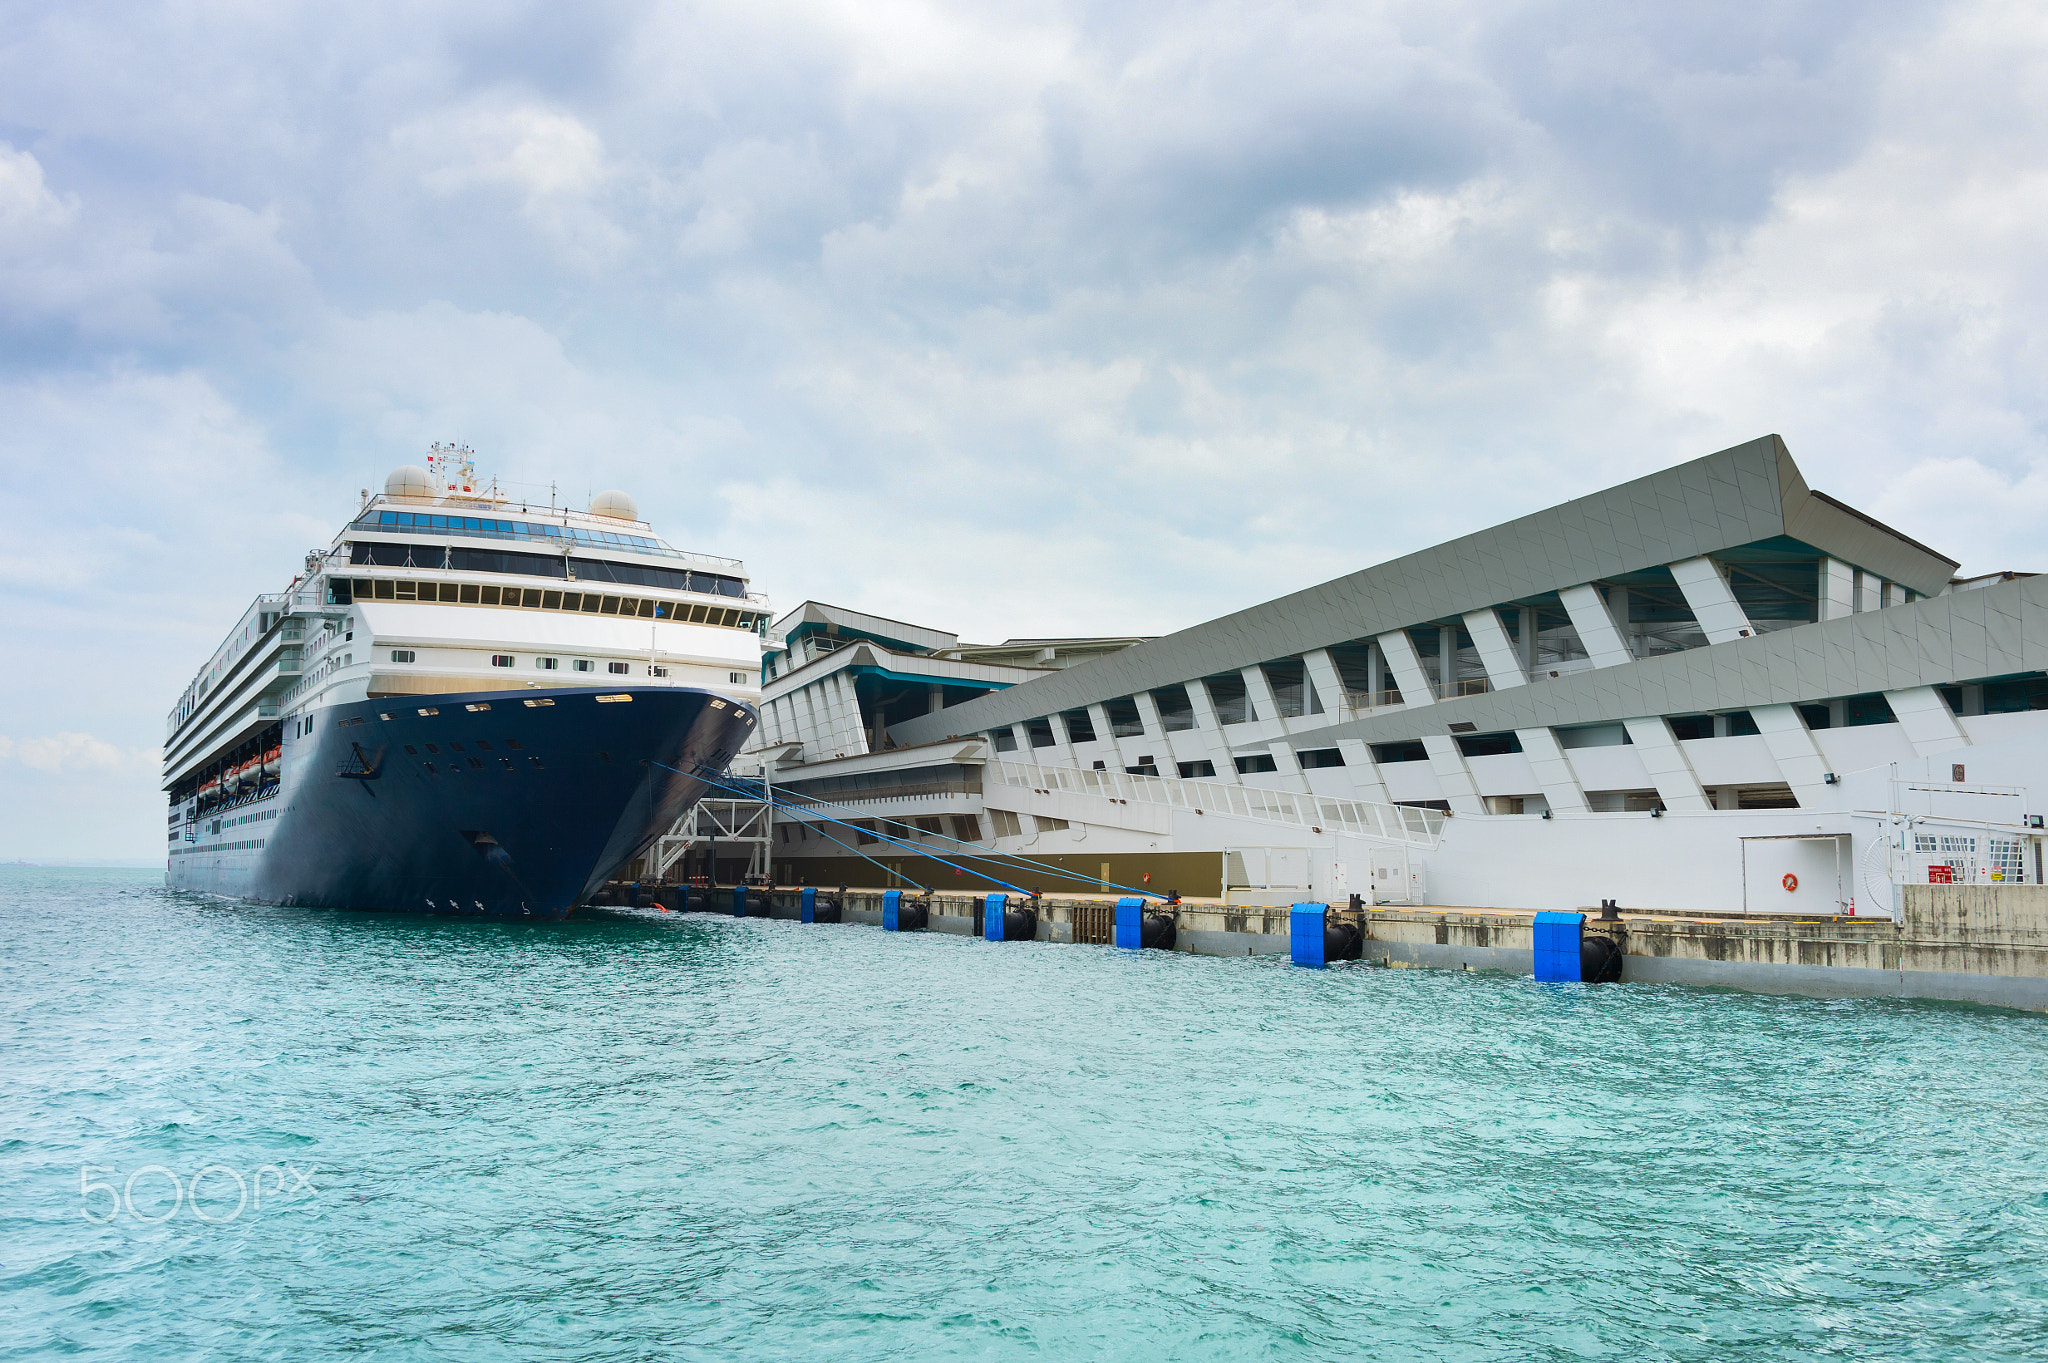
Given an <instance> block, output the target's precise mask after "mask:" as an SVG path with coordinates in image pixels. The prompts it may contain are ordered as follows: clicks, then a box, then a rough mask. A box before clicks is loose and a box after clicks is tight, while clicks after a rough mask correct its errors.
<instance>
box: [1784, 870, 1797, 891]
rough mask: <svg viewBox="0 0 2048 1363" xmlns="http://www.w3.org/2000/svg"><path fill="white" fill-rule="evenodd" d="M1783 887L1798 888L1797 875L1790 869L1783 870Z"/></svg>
mask: <svg viewBox="0 0 2048 1363" xmlns="http://www.w3.org/2000/svg"><path fill="white" fill-rule="evenodd" d="M1785 888H1786V889H1788V890H1796V889H1798V888H1799V877H1798V876H1795V875H1793V874H1792V873H1791V872H1790V871H1787V872H1785Z"/></svg>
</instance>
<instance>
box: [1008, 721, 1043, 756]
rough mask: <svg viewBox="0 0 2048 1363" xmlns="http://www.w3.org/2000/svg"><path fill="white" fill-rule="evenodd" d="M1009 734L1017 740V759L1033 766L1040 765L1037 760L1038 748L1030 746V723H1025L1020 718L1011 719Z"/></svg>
mask: <svg viewBox="0 0 2048 1363" xmlns="http://www.w3.org/2000/svg"><path fill="white" fill-rule="evenodd" d="M1010 736H1011V737H1012V738H1015V739H1016V740H1017V761H1019V762H1029V763H1031V764H1032V765H1033V766H1038V765H1040V763H1039V761H1038V749H1036V748H1034V747H1032V746H1031V726H1030V725H1028V724H1026V723H1025V722H1024V721H1023V720H1021V719H1019V720H1013V721H1011V723H1010Z"/></svg>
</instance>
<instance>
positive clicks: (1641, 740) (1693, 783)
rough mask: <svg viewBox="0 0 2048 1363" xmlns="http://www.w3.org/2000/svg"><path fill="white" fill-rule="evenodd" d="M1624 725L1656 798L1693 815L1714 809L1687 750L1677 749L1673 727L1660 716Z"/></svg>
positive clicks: (1666, 805)
mask: <svg viewBox="0 0 2048 1363" xmlns="http://www.w3.org/2000/svg"><path fill="white" fill-rule="evenodd" d="M1622 724H1623V726H1624V727H1626V728H1627V729H1628V736H1629V741H1630V742H1632V743H1634V744H1635V748H1636V756H1638V757H1640V758H1642V760H1643V766H1644V767H1646V768H1647V769H1648V770H1649V773H1650V783H1651V784H1652V785H1654V786H1656V787H1657V798H1658V799H1660V800H1662V801H1663V802H1664V807H1665V808H1666V809H1670V810H1680V811H1683V812H1686V813H1693V812H1696V811H1704V810H1708V809H1712V808H1713V805H1712V803H1710V802H1709V801H1708V799H1707V792H1706V791H1705V790H1704V789H1702V788H1701V786H1700V778H1699V777H1698V776H1697V775H1695V774H1694V773H1693V769H1692V763H1691V762H1688V761H1687V760H1686V757H1685V750H1684V749H1683V748H1680V747H1679V746H1678V740H1677V739H1676V738H1674V737H1672V734H1671V726H1670V725H1669V724H1666V723H1665V722H1664V720H1663V718H1662V717H1661V716H1659V715H1650V716H1647V717H1645V718H1642V719H1625V720H1623V721H1622Z"/></svg>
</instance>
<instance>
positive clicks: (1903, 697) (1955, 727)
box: [1884, 686, 1970, 757]
mask: <svg viewBox="0 0 2048 1363" xmlns="http://www.w3.org/2000/svg"><path fill="white" fill-rule="evenodd" d="M1884 698H1885V700H1886V701H1888V702H1889V703H1890V704H1891V707H1892V714H1893V715H1894V716H1896V717H1897V719H1898V721H1899V728H1900V729H1902V730H1903V731H1904V732H1905V735H1906V741H1907V742H1908V743H1911V744H1912V745H1913V751H1914V753H1915V754H1917V755H1918V756H1921V757H1926V756H1928V755H1929V754H1932V753H1938V752H1946V751H1948V750H1949V749H1950V748H1960V747H1963V746H1965V745H1966V744H1968V743H1969V741H1970V740H1969V738H1968V736H1967V735H1965V734H1964V733H1963V726H1962V725H1960V724H1958V723H1956V717H1955V716H1954V715H1952V714H1950V713H1949V708H1948V702H1947V701H1945V700H1943V699H1942V698H1941V693H1940V692H1938V691H1936V690H1935V689H1934V688H1933V687H1931V686H1910V687H1907V688H1906V689H1904V690H1902V691H1887V692H1885V693H1884Z"/></svg>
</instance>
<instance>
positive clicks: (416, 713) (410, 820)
mask: <svg viewBox="0 0 2048 1363" xmlns="http://www.w3.org/2000/svg"><path fill="white" fill-rule="evenodd" d="M600 696H611V697H621V696H627V697H630V698H631V699H630V700H617V699H614V700H610V701H601V700H600V699H599V697H600ZM755 718H756V717H755V714H754V712H753V711H752V710H751V709H749V708H747V707H746V706H743V705H740V704H738V703H737V702H734V701H730V700H726V699H724V698H723V697H719V696H716V695H714V694H713V693H711V692H709V691H699V690H694V689H688V688H681V687H675V688H669V687H664V688H659V689H655V688H650V689H647V690H624V691H619V690H609V691H599V690H596V689H592V690H551V691H545V692H537V691H532V690H524V691H499V692H485V693H467V694H460V695H447V696H405V697H387V698H384V699H380V700H367V701H360V702H356V703H353V704H348V705H339V706H333V707H330V708H328V709H325V710H322V711H319V712H318V714H317V716H315V717H314V718H312V719H311V721H310V722H311V724H312V726H313V731H312V732H310V733H304V734H299V733H297V732H296V730H297V729H298V727H299V725H298V723H297V722H296V721H294V722H288V723H287V725H286V728H285V752H284V761H283V770H282V773H281V779H280V781H279V783H278V785H277V786H276V787H274V788H273V789H274V791H275V793H273V794H269V795H267V796H265V797H264V798H262V799H258V800H253V801H249V802H247V803H244V804H240V805H234V806H228V807H223V808H221V809H219V810H215V811H212V812H210V813H208V815H207V816H206V817H205V818H203V819H202V820H201V821H200V823H199V825H198V829H199V836H198V840H197V841H195V842H191V843H185V842H180V843H176V844H174V845H173V847H172V850H171V856H170V868H169V872H168V875H167V881H168V883H169V884H170V885H171V886H173V887H174V888H182V889H192V890H204V891H211V892H213V893H217V894H226V895H233V896H235V897H237V898H246V899H253V900H257V901H260V902H265V903H274V904H303V905H323V906H331V907H335V908H364V909H386V910H393V909H396V910H413V911H431V912H437V913H474V914H492V915H506V916H511V917H530V918H560V917H562V916H564V915H565V914H567V913H568V912H569V911H570V910H571V909H573V908H574V907H575V906H576V905H577V904H579V903H581V902H583V900H584V899H585V898H586V897H587V896H588V895H589V893H590V892H591V891H592V890H594V889H595V888H596V887H597V886H599V885H601V884H603V883H604V881H605V879H606V878H607V877H608V876H609V875H610V874H611V873H612V872H613V871H615V870H617V869H618V868H619V867H620V866H621V865H623V864H624V863H625V862H627V861H628V860H630V859H632V858H633V857H636V856H638V855H640V854H641V853H642V852H644V851H645V850H646V849H647V848H648V847H649V846H650V845H651V844H652V843H653V841H654V840H655V839H656V838H657V837H659V836H660V835H661V834H663V833H664V832H666V831H667V830H668V829H669V828H670V827H671V826H672V825H673V824H674V823H675V821H676V820H677V819H678V818H679V817H681V816H682V814H683V813H684V812H685V811H687V810H688V809H689V808H690V807H691V806H692V805H694V804H695V803H696V802H697V801H698V800H699V799H700V798H701V797H702V796H703V795H704V794H705V792H706V790H707V779H717V778H719V777H722V776H723V775H724V772H725V769H726V766H727V765H728V764H729V763H730V762H731V761H732V758H733V755H734V754H735V753H737V752H738V751H739V749H740V747H741V745H742V744H743V743H744V742H745V741H746V739H747V737H748V736H749V735H750V734H751V733H752V732H753V730H752V725H753V722H754V720H755Z"/></svg>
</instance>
